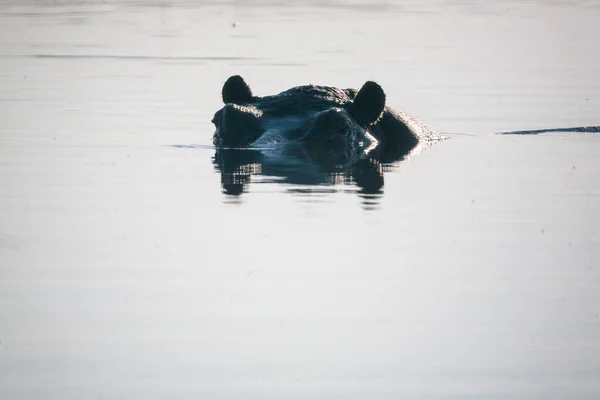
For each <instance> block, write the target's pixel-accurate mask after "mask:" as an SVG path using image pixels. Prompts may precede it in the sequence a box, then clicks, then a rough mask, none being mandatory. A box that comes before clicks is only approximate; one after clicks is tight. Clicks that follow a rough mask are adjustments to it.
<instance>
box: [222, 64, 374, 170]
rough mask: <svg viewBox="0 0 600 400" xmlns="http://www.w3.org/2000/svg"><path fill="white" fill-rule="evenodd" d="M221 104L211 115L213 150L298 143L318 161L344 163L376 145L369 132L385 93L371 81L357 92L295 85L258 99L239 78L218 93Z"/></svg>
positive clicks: (229, 82)
mask: <svg viewBox="0 0 600 400" xmlns="http://www.w3.org/2000/svg"><path fill="white" fill-rule="evenodd" d="M222 96H223V102H224V103H225V105H224V106H223V108H221V109H220V110H219V111H217V112H216V113H215V115H214V118H213V120H212V122H213V123H214V125H215V128H216V131H215V133H214V136H213V143H214V144H215V146H217V147H230V148H241V147H242V148H243V147H248V146H250V147H261V146H264V145H268V144H273V143H286V144H290V143H298V144H302V146H303V147H305V148H308V149H311V150H313V153H314V154H316V155H317V156H318V157H319V158H327V157H330V156H333V159H334V160H336V159H339V160H340V161H344V160H346V161H347V159H351V158H356V156H357V155H359V154H365V153H366V152H368V150H369V149H370V148H373V147H375V145H376V144H377V140H376V139H375V138H374V137H373V136H372V135H371V134H370V132H369V129H370V128H371V127H372V126H373V125H374V124H376V123H377V122H378V120H379V118H380V116H381V115H382V112H383V110H384V108H385V94H384V92H383V90H382V89H381V87H380V86H379V85H378V84H377V83H375V82H371V81H369V82H366V83H365V84H364V85H363V87H362V88H361V89H360V90H359V91H358V93H357V92H356V91H354V90H349V89H348V90H341V89H337V88H331V87H324V86H313V85H308V86H299V87H296V88H293V89H290V90H287V91H285V92H282V93H280V94H277V95H273V96H265V97H257V96H253V95H252V91H251V90H250V87H249V86H248V85H247V84H246V82H245V81H244V79H243V78H242V77H240V76H237V75H236V76H232V77H230V78H229V79H228V80H227V81H226V82H225V84H224V86H223V90H222Z"/></svg>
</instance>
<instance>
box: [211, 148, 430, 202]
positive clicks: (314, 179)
mask: <svg viewBox="0 0 600 400" xmlns="http://www.w3.org/2000/svg"><path fill="white" fill-rule="evenodd" d="M431 144H432V143H431ZM431 144H430V143H421V144H419V145H417V146H416V147H394V148H391V149H390V148H387V149H384V150H379V151H377V150H378V149H375V151H373V152H371V153H369V155H368V156H365V157H364V158H362V159H360V160H358V161H357V162H355V163H353V164H351V165H335V164H333V163H329V162H328V160H327V159H324V158H318V157H315V156H314V154H311V153H309V152H307V151H306V149H304V148H303V146H301V145H286V146H282V147H277V148H269V149H248V148H246V149H224V148H217V149H216V150H215V154H214V156H213V158H212V161H213V166H214V168H215V171H216V172H218V173H220V174H221V188H222V191H223V193H224V194H225V195H226V196H227V197H229V198H231V197H240V196H243V195H244V194H248V193H249V192H250V191H249V186H250V185H251V183H252V181H253V179H252V178H253V177H256V178H259V179H255V183H271V184H277V185H283V186H284V187H285V190H284V191H285V192H286V193H289V194H292V195H296V196H300V197H302V198H303V199H304V200H306V201H309V202H311V201H315V202H316V201H322V199H323V196H324V195H327V194H332V193H338V192H352V193H356V194H357V195H358V196H359V197H360V198H361V203H362V206H363V208H364V209H376V208H378V206H379V202H380V199H381V197H382V196H383V193H384V192H383V186H384V175H385V174H386V173H387V172H389V171H391V170H392V169H394V168H396V167H397V166H398V165H399V164H400V163H401V162H402V161H404V160H406V159H408V158H410V157H411V156H412V155H414V154H416V153H418V152H420V151H422V150H423V149H424V148H425V147H429V146H430V145H431Z"/></svg>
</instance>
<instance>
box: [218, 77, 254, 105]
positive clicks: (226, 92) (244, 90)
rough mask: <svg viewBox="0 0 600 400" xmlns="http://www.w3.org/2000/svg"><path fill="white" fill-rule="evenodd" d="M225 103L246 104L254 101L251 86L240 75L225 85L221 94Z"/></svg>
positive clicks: (231, 78) (230, 78) (228, 80)
mask: <svg viewBox="0 0 600 400" xmlns="http://www.w3.org/2000/svg"><path fill="white" fill-rule="evenodd" d="M221 94H222V95H223V103H225V104H227V103H234V104H240V105H242V104H246V103H249V102H250V101H252V90H250V86H248V84H247V83H246V82H245V81H244V78H242V77H241V76H239V75H233V76H230V77H229V79H227V81H226V82H225V84H224V85H223V90H222V92H221Z"/></svg>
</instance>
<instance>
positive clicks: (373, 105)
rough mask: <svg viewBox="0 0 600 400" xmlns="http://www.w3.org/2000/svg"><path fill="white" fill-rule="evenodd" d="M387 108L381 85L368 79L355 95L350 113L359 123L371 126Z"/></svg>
mask: <svg viewBox="0 0 600 400" xmlns="http://www.w3.org/2000/svg"><path fill="white" fill-rule="evenodd" d="M384 108H385V93H384V92H383V89H382V88H381V86H379V85H378V84H377V83H375V82H372V81H367V82H366V83H365V84H364V85H363V87H362V88H360V90H359V91H358V93H357V94H356V97H354V102H353V103H352V106H351V107H350V115H351V116H352V117H353V118H354V119H356V121H357V122H358V123H359V124H362V125H365V126H369V125H371V124H372V123H374V122H376V121H377V120H378V119H379V117H380V116H381V113H382V112H383V109H384Z"/></svg>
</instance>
